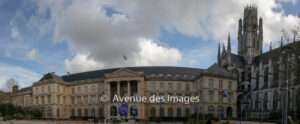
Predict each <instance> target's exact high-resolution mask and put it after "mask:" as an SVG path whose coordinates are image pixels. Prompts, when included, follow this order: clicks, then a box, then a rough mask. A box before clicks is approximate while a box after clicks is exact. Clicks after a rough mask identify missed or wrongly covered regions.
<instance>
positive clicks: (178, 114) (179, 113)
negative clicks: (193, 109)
mask: <svg viewBox="0 0 300 124" xmlns="http://www.w3.org/2000/svg"><path fill="white" fill-rule="evenodd" d="M177 117H181V109H180V108H177Z"/></svg>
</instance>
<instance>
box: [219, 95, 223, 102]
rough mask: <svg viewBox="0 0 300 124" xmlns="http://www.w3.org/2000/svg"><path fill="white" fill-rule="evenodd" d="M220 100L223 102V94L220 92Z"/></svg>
mask: <svg viewBox="0 0 300 124" xmlns="http://www.w3.org/2000/svg"><path fill="white" fill-rule="evenodd" d="M219 102H223V94H222V93H219Z"/></svg>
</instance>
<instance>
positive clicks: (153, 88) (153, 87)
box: [151, 83, 155, 91]
mask: <svg viewBox="0 0 300 124" xmlns="http://www.w3.org/2000/svg"><path fill="white" fill-rule="evenodd" d="M151 90H152V91H155V83H152V84H151Z"/></svg>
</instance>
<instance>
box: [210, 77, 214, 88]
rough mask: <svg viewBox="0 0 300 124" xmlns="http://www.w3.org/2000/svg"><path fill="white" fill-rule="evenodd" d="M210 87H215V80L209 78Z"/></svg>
mask: <svg viewBox="0 0 300 124" xmlns="http://www.w3.org/2000/svg"><path fill="white" fill-rule="evenodd" d="M209 88H214V80H213V79H209Z"/></svg>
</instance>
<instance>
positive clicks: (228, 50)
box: [227, 33, 231, 54]
mask: <svg viewBox="0 0 300 124" xmlns="http://www.w3.org/2000/svg"><path fill="white" fill-rule="evenodd" d="M227 53H228V54H231V43H230V33H228V41H227Z"/></svg>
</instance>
